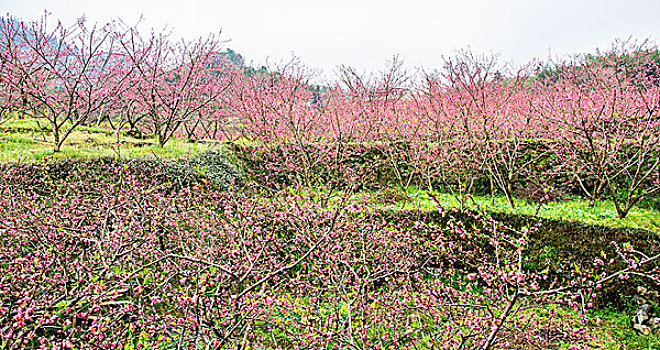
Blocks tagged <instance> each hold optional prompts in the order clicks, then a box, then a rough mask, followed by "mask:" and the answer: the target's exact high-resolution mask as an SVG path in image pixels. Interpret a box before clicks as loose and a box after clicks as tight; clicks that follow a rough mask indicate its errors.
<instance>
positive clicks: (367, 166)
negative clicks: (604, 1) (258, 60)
mask: <svg viewBox="0 0 660 350" xmlns="http://www.w3.org/2000/svg"><path fill="white" fill-rule="evenodd" d="M0 25H1V26H2V27H1V28H0V127H2V126H3V125H5V123H7V124H6V125H10V123H9V121H11V120H14V119H27V120H34V121H35V122H36V123H37V125H38V132H39V133H41V134H42V135H44V136H46V137H45V138H44V139H43V141H39V142H47V143H48V145H49V146H50V145H52V148H53V153H52V154H54V155H55V156H58V154H56V153H57V152H60V153H59V155H61V153H63V152H61V151H62V150H63V149H64V150H65V151H66V148H63V147H70V146H72V145H71V143H70V142H71V136H72V135H73V134H74V132H76V131H80V130H83V129H85V130H87V129H89V128H82V127H83V126H91V125H94V126H96V127H98V128H107V129H110V130H113V131H114V133H112V132H108V133H110V134H113V135H115V136H113V137H116V138H117V143H119V142H121V140H122V139H121V138H122V137H126V138H128V137H134V138H136V139H137V138H144V139H146V140H147V141H146V142H144V143H146V144H148V143H149V142H152V141H153V143H154V144H157V146H154V149H161V148H158V146H160V147H165V146H166V145H168V143H176V142H180V141H187V142H189V143H187V144H186V145H191V144H192V143H193V142H198V143H201V142H204V143H210V144H214V145H216V144H217V145H219V146H217V147H218V149H220V150H219V151H217V152H214V150H215V149H212V151H209V152H206V153H203V154H199V155H190V156H189V157H188V158H186V159H162V158H161V157H159V156H156V157H155V158H151V157H150V158H140V159H126V158H125V157H124V156H123V155H120V156H121V157H117V159H114V158H113V159H109V158H102V159H90V160H82V159H65V160H60V161H55V160H48V159H46V160H44V161H42V162H22V161H19V162H16V163H7V164H1V165H0V168H1V169H2V172H3V176H2V177H1V178H0V347H1V348H3V349H170V348H172V349H174V348H176V349H345V350H348V349H355V350H358V349H359V350H366V349H374V350H375V349H483V350H488V349H527V348H559V347H560V346H564V347H569V346H570V348H571V349H589V348H593V344H594V342H595V340H594V339H595V338H596V337H597V336H598V334H600V332H601V331H602V329H601V328H599V327H603V326H602V325H601V323H600V321H599V320H600V319H599V318H597V317H594V310H599V308H602V307H604V306H606V305H607V303H612V302H619V304H617V305H623V304H622V303H623V302H622V301H621V300H622V299H625V298H627V297H629V296H630V290H641V289H639V288H638V287H640V286H642V287H643V288H644V290H645V291H647V292H646V294H645V295H647V294H648V295H652V294H653V293H657V292H658V287H657V286H658V281H659V279H660V265H659V264H658V262H659V261H660V255H659V252H660V241H659V240H658V239H657V237H656V236H657V235H655V233H653V232H646V231H642V230H637V231H636V230H619V229H611V230H609V229H608V230H605V229H601V228H595V227H590V226H586V225H584V226H579V225H578V226H579V227H577V228H576V225H574V226H571V225H568V224H566V223H563V222H555V221H553V220H546V219H542V218H540V217H537V216H536V215H534V216H516V215H513V214H511V215H509V214H503V213H491V212H488V211H485V210H483V209H482V208H481V207H479V206H478V205H476V204H477V203H476V201H475V199H474V198H475V197H476V196H490V197H489V198H492V199H493V200H494V199H495V198H497V196H501V198H503V199H502V200H503V201H505V203H506V204H505V205H508V206H509V207H510V208H511V209H514V208H515V207H516V206H517V203H520V202H519V200H521V199H524V200H528V201H530V202H531V201H535V202H538V203H539V204H538V205H539V206H538V208H539V209H540V208H541V205H542V204H543V203H546V202H548V201H552V200H562V199H565V198H583V199H586V200H587V201H590V202H591V205H595V203H596V202H597V201H603V200H608V201H611V202H612V203H613V205H614V207H615V208H616V216H617V217H618V219H619V220H623V219H624V218H625V217H626V216H627V215H628V214H629V213H631V211H632V210H633V209H634V208H636V206H638V205H642V204H644V205H649V206H652V205H654V203H657V201H656V202H654V200H657V199H658V196H659V195H660V193H659V192H660V139H659V138H660V109H659V108H660V58H659V57H660V55H659V54H658V53H659V50H658V47H657V46H656V45H655V44H653V43H650V42H644V43H641V44H637V43H633V42H617V43H616V44H615V45H614V46H613V47H612V48H611V49H610V50H607V51H606V52H604V53H602V54H599V55H598V56H574V57H571V58H568V59H566V60H560V61H559V62H557V63H551V62H550V63H546V64H542V63H538V62H532V63H529V64H525V65H522V66H518V67H516V66H513V65H511V64H506V63H503V61H502V60H500V59H499V58H498V57H497V56H496V55H478V54H474V53H471V52H469V51H459V52H457V53H456V54H455V55H453V56H450V57H446V58H444V59H443V60H441V61H439V63H440V66H439V67H438V68H437V69H435V70H431V69H429V70H422V71H419V72H414V73H413V72H412V71H410V70H407V69H406V68H405V66H404V64H403V61H402V60H400V59H399V58H398V57H394V58H393V59H392V60H391V61H390V62H389V63H388V65H387V66H386V68H385V69H384V70H383V71H381V72H375V73H368V72H367V73H362V72H359V71H357V70H356V69H354V68H351V67H347V66H340V67H339V68H338V70H337V74H336V77H335V78H334V79H329V80H328V81H325V82H323V83H319V82H318V81H319V74H318V73H319V72H317V71H315V70H313V69H310V68H309V67H307V66H305V65H304V64H303V63H302V62H301V61H300V60H299V59H292V60H290V61H288V62H286V63H284V64H281V65H279V66H275V67H269V68H262V69H254V68H252V67H249V66H247V65H245V64H244V62H242V61H240V60H232V59H231V57H230V56H229V51H224V49H225V47H224V46H223V45H224V43H223V41H222V40H221V38H220V37H219V36H215V35H209V36H207V37H201V38H198V39H195V40H181V41H179V40H176V39H175V38H176V37H175V35H174V33H164V32H163V33H160V32H156V31H151V32H144V31H143V30H141V28H139V26H134V27H131V26H127V25H125V24H124V23H123V22H121V21H119V20H118V21H117V22H112V23H107V24H92V25H90V24H88V23H87V22H86V21H85V20H84V18H81V19H80V20H78V21H77V22H76V23H74V24H73V25H66V24H63V23H60V22H57V21H53V19H52V18H51V17H49V16H44V17H43V18H41V19H40V20H38V21H32V22H29V21H22V20H20V19H17V18H8V19H6V20H3V21H2V22H0ZM2 130H4V129H2ZM2 142H4V139H2V138H0V146H2ZM161 150H162V149H161ZM49 154H51V153H49ZM155 155H156V153H155V152H154V156H155ZM446 194H448V195H449V196H447V197H453V198H454V199H455V200H456V202H457V203H458V204H457V205H456V208H448V207H445V205H443V203H442V202H441V198H440V197H441V196H442V195H446ZM413 196H416V197H415V198H420V202H421V201H422V200H425V201H426V202H425V203H427V204H428V203H431V204H428V205H427V206H426V207H421V205H420V206H418V207H415V208H410V207H409V206H406V205H405V204H404V205H402V206H397V204H398V203H399V202H401V201H400V198H403V199H404V201H403V202H404V203H406V204H407V203H412V202H413V200H412V199H411V197H413ZM390 204H394V205H393V206H391V205H390ZM537 213H538V210H537ZM601 233H602V235H600V234H601ZM557 235H559V237H561V240H563V241H562V242H560V243H561V244H559V243H557V242H556V240H557V239H556V237H557ZM599 235H600V236H599ZM562 244H563V245H562ZM557 246H561V249H559V248H557ZM567 247H568V248H567ZM594 247H596V248H594ZM589 249H591V250H589ZM556 251H559V252H556ZM594 251H595V253H594ZM635 288H637V289H635ZM623 293H628V294H626V295H625V296H623V297H620V295H623ZM639 293H641V292H639ZM612 295H614V297H613V296H612ZM619 297H620V299H616V298H619ZM647 318H650V317H647ZM644 322H646V323H644V324H641V325H643V326H644V327H647V328H649V327H650V326H648V325H649V324H650V323H649V322H650V321H644ZM649 329H650V328H649Z"/></svg>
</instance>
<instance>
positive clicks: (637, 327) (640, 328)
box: [633, 324, 651, 335]
mask: <svg viewBox="0 0 660 350" xmlns="http://www.w3.org/2000/svg"><path fill="white" fill-rule="evenodd" d="M633 328H634V329H635V330H637V331H639V332H640V333H642V334H644V335H649V334H651V328H649V327H648V326H645V325H642V324H635V325H634V326H633Z"/></svg>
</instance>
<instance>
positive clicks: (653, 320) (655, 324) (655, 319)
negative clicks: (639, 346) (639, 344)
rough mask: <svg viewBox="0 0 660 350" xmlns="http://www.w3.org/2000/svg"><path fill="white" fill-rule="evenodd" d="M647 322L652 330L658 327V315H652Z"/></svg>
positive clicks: (659, 326) (659, 327)
mask: <svg viewBox="0 0 660 350" xmlns="http://www.w3.org/2000/svg"><path fill="white" fill-rule="evenodd" d="M648 323H649V327H651V329H653V330H655V329H660V317H653V318H651V319H650V320H649V322H648Z"/></svg>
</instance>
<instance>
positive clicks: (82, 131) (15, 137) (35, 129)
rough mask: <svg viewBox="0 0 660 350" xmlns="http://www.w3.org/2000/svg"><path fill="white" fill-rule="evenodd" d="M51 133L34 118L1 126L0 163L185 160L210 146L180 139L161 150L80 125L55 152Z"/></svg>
mask: <svg viewBox="0 0 660 350" xmlns="http://www.w3.org/2000/svg"><path fill="white" fill-rule="evenodd" d="M51 137H52V136H51V134H50V132H49V131H48V130H46V129H45V127H44V125H43V123H42V124H41V128H39V125H38V124H37V122H36V121H35V120H33V119H12V120H9V121H7V122H5V123H2V124H0V162H15V161H39V160H42V159H45V158H48V159H63V158H96V157H121V158H138V157H149V156H151V157H153V155H156V156H158V157H163V158H183V157H189V156H191V155H194V154H198V153H201V152H203V151H205V150H207V149H209V147H211V144H208V143H189V142H185V141H181V140H177V139H172V140H170V141H169V142H168V143H167V144H166V145H165V146H164V147H160V146H159V145H158V142H157V141H156V140H155V139H135V138H132V137H130V136H127V135H125V133H124V132H119V133H117V132H115V131H114V130H110V129H104V128H101V127H91V126H80V127H78V128H76V130H75V131H73V132H72V133H71V134H70V135H69V137H68V138H67V140H66V141H65V143H64V145H63V146H62V148H61V150H60V152H53V146H54V144H53V143H52V142H51Z"/></svg>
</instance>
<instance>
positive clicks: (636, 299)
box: [630, 294, 646, 305]
mask: <svg viewBox="0 0 660 350" xmlns="http://www.w3.org/2000/svg"><path fill="white" fill-rule="evenodd" d="M630 301H631V302H633V303H635V304H636V305H643V304H646V300H644V298H642V297H641V296H639V294H635V295H633V297H632V299H630Z"/></svg>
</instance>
